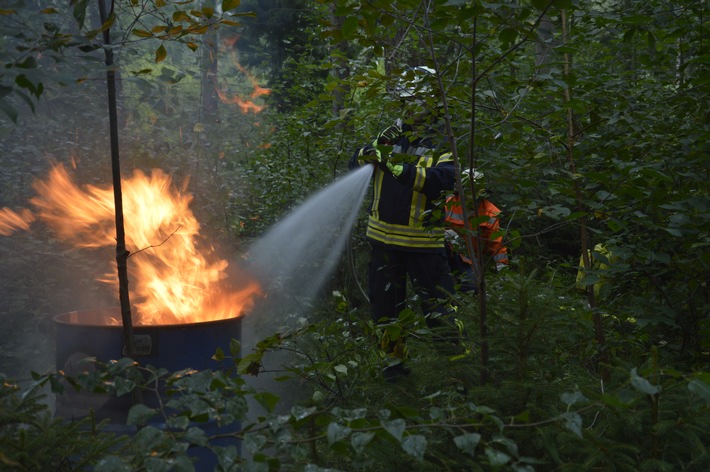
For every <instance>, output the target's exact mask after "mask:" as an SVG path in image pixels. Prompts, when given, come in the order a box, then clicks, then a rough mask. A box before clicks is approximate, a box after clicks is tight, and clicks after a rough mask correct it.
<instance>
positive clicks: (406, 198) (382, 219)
mask: <svg viewBox="0 0 710 472" xmlns="http://www.w3.org/2000/svg"><path fill="white" fill-rule="evenodd" d="M392 156H393V157H390V159H393V160H394V161H396V162H397V163H401V164H402V165H403V166H404V170H403V171H402V174H401V175H400V176H399V177H395V176H394V175H392V173H391V172H389V171H388V170H387V169H386V167H384V166H382V165H375V166H373V167H374V172H373V176H372V205H371V207H370V217H369V221H368V225H367V232H366V236H367V238H368V239H370V241H372V242H373V243H374V244H381V245H384V246H386V247H391V248H396V249H400V250H407V251H412V252H439V251H441V252H443V251H444V249H445V246H444V228H443V222H442V221H432V220H431V219H430V218H429V215H430V212H431V210H432V209H433V208H434V201H435V200H437V199H440V198H442V196H443V195H445V194H446V193H450V192H451V190H452V189H453V186H454V179H455V177H454V175H455V174H454V172H455V170H454V162H453V160H452V156H451V153H446V154H442V155H441V156H439V158H438V159H437V158H434V156H433V152H432V149H431V148H430V147H428V146H406V145H401V144H395V146H394V147H393V149H392ZM358 157H361V156H358V153H357V152H356V154H355V155H354V156H353V157H352V159H351V160H350V164H351V167H354V166H362V165H367V163H366V162H364V161H362V160H361V159H358Z"/></svg>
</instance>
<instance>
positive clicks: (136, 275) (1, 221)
mask: <svg viewBox="0 0 710 472" xmlns="http://www.w3.org/2000/svg"><path fill="white" fill-rule="evenodd" d="M121 186H122V197H123V213H124V226H125V233H126V247H127V249H128V250H129V251H130V252H131V255H130V258H129V260H128V268H129V280H130V289H131V293H130V295H131V302H132V305H133V306H134V307H135V309H136V313H134V316H135V318H136V320H137V324H143V325H156V324H182V323H196V322H203V321H214V320H221V319H228V318H234V317H238V316H241V315H243V314H244V313H245V312H246V311H247V310H249V309H250V308H251V307H252V306H253V303H254V301H255V298H256V297H257V296H259V295H260V287H259V284H258V283H257V282H256V281H254V280H251V279H248V280H246V282H245V283H243V284H242V285H241V287H240V288H239V289H234V288H233V287H231V286H230V283H229V281H228V280H227V279H228V277H227V273H226V270H227V267H228V262H227V261H225V260H223V259H220V258H218V257H217V256H216V255H215V251H214V248H212V247H200V244H199V241H198V236H199V230H200V225H199V223H198V221H197V219H196V218H195V216H194V214H193V213H192V211H191V210H190V203H191V202H192V196H191V195H190V194H188V193H184V192H181V191H179V190H178V189H176V188H175V186H174V185H173V184H172V180H171V178H170V176H169V175H167V174H165V173H164V172H163V171H161V170H159V169H154V170H153V171H152V172H151V173H150V175H146V174H145V173H143V172H141V171H135V172H134V173H133V175H132V176H131V177H130V178H127V179H124V180H123V181H122V185H121ZM34 188H35V190H36V196H35V197H34V198H32V199H31V200H30V203H31V204H32V205H33V207H34V209H35V211H34V212H31V211H30V210H28V209H23V210H21V211H20V212H15V211H13V210H10V209H8V208H3V209H0V235H8V234H10V233H12V232H13V231H15V230H19V229H24V230H26V229H28V228H29V225H30V223H31V222H32V221H34V220H35V219H37V220H40V221H44V222H46V223H47V224H48V225H49V226H50V227H51V228H52V230H53V231H54V232H55V233H56V234H57V235H58V236H59V237H60V238H61V239H62V240H64V241H66V242H68V243H71V244H72V245H74V246H76V247H84V248H91V247H93V248H96V247H104V246H108V247H110V246H115V245H116V236H115V234H116V232H115V213H114V192H113V188H112V187H111V186H105V187H99V186H94V185H84V186H79V185H77V184H76V183H74V181H73V180H72V178H71V176H70V175H69V173H68V172H67V171H66V169H65V168H64V166H62V165H55V166H54V167H53V168H52V169H51V171H50V173H49V176H48V178H47V179H46V180H44V181H37V182H35V184H34ZM243 278H245V279H246V277H243ZM99 280H100V281H102V282H105V283H108V284H111V285H113V286H115V287H116V289H117V288H118V279H117V277H116V272H115V269H114V271H113V272H108V271H107V273H106V274H104V276H103V277H101V278H100V279H99Z"/></svg>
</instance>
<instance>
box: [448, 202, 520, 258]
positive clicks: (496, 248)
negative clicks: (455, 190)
mask: <svg viewBox="0 0 710 472" xmlns="http://www.w3.org/2000/svg"><path fill="white" fill-rule="evenodd" d="M500 213H501V212H500V210H499V209H498V207H496V206H495V205H494V204H493V203H491V202H490V201H488V200H486V199H483V198H479V199H478V217H479V218H480V217H481V216H487V217H488V220H487V221H484V222H483V223H480V224H479V225H478V234H479V236H480V238H481V241H483V243H484V245H485V248H484V249H485V251H484V254H485V255H488V256H491V257H492V258H493V260H494V262H495V264H496V265H497V264H505V265H507V264H508V248H506V247H505V246H504V245H503V235H502V234H501V235H497V236H495V237H491V236H492V235H493V234H494V233H497V232H498V231H500V221H499V220H498V215H500ZM473 218H474V215H469V219H473ZM445 221H446V225H447V226H449V227H450V228H452V229H453V230H454V231H456V232H457V233H459V235H461V236H462V237H464V235H465V234H466V233H465V230H466V228H465V225H464V220H463V209H462V208H461V199H460V198H459V196H458V195H457V194H454V195H451V196H450V197H448V198H447V199H446V219H445ZM471 240H472V243H473V250H474V254H473V256H474V257H475V255H476V254H478V241H477V238H475V237H474V238H471ZM460 255H461V258H462V259H463V260H464V261H466V262H467V263H469V264H471V263H472V260H473V257H468V255H467V254H460Z"/></svg>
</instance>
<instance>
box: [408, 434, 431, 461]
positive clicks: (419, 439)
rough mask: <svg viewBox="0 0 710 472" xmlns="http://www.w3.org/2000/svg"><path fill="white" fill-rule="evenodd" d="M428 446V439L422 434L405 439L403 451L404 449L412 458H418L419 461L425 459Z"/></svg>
mask: <svg viewBox="0 0 710 472" xmlns="http://www.w3.org/2000/svg"><path fill="white" fill-rule="evenodd" d="M426 445H427V442H426V438H425V437H424V436H422V435H421V434H414V435H412V436H407V437H406V438H404V441H402V449H404V451H405V452H406V453H407V454H409V455H410V456H414V457H416V459H417V460H419V461H421V460H422V459H424V453H425V452H426Z"/></svg>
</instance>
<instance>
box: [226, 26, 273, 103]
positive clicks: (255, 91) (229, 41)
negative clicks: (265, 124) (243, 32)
mask: <svg viewBox="0 0 710 472" xmlns="http://www.w3.org/2000/svg"><path fill="white" fill-rule="evenodd" d="M238 39H239V38H238V37H237V36H235V37H232V38H226V39H223V40H222V44H223V45H224V47H225V49H226V50H227V54H228V56H229V59H230V60H231V62H232V64H233V65H234V67H236V68H237V70H239V72H241V73H242V74H244V75H245V76H246V78H247V80H248V81H249V83H250V84H251V88H252V92H251V94H250V95H249V98H244V97H240V96H238V95H231V96H230V95H229V94H228V93H227V92H226V91H225V90H224V89H223V88H221V87H220V86H219V84H217V80H216V78H215V90H216V91H217V96H218V97H219V99H220V100H221V101H222V103H226V104H231V105H236V106H237V107H239V108H240V109H241V111H242V113H243V114H245V115H246V114H247V113H249V112H252V113H259V112H261V111H262V110H263V109H264V108H265V106H264V105H259V104H257V103H256V102H255V101H254V100H256V99H258V98H259V97H262V96H264V95H269V94H270V93H271V90H269V89H268V88H265V87H262V86H261V85H259V83H258V82H257V80H256V78H255V77H254V75H252V74H251V73H250V72H249V71H248V70H247V69H246V68H244V67H243V66H242V65H241V64H240V63H239V60H238V59H237V53H236V49H235V48H234V45H235V44H236V43H237V40H238Z"/></svg>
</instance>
